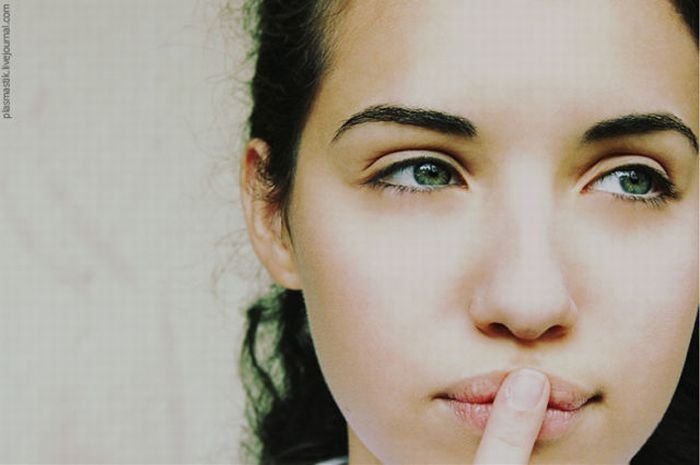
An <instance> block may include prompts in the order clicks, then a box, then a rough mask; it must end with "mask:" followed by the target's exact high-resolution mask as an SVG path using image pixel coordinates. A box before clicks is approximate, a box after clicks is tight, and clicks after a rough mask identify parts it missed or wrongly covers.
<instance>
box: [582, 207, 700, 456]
mask: <svg viewBox="0 0 700 465" xmlns="http://www.w3.org/2000/svg"><path fill="white" fill-rule="evenodd" d="M669 212H670V213H669V214H661V213H660V212H652V211H646V212H644V211H643V210H640V211H638V212H637V215H636V217H635V218H633V219H629V220H628V221H625V219H624V218H617V220H619V221H613V220H610V219H609V218H608V219H605V218H604V220H605V223H600V222H598V223H596V221H594V218H596V217H595V216H590V215H583V216H582V218H583V219H584V221H582V222H581V223H579V224H578V225H575V227H577V231H578V232H576V231H571V232H570V237H571V238H572V241H571V246H572V247H573V248H576V249H578V250H581V251H585V252H581V253H579V254H578V256H579V262H578V263H577V264H576V266H571V267H569V268H570V269H572V270H575V272H576V275H577V278H576V279H572V280H570V282H574V283H576V286H578V287H577V288H575V291H574V292H576V293H577V295H576V296H574V300H575V301H576V303H577V305H578V307H579V310H580V312H581V315H580V324H579V326H580V330H581V332H582V333H584V334H586V335H587V337H586V339H587V341H588V346H589V349H590V350H589V352H590V353H591V354H594V356H593V357H591V358H590V360H591V362H592V363H595V364H596V367H597V368H596V370H597V371H598V376H599V377H600V383H601V386H602V388H603V389H604V391H605V396H606V405H607V406H608V407H609V408H610V410H611V411H613V412H615V415H611V416H610V418H611V421H610V422H609V424H608V426H607V428H608V429H609V435H608V437H610V438H617V439H616V440H615V441H616V442H618V441H617V440H618V439H622V438H628V439H627V441H620V442H619V443H620V444H622V443H625V442H626V443H627V444H628V445H629V447H630V449H629V451H630V454H631V453H634V451H636V450H637V449H638V448H639V447H641V446H642V444H643V443H644V441H645V440H646V439H647V437H648V435H649V434H651V432H652V431H653V429H654V428H655V426H656V424H657V423H658V421H660V419H661V417H662V416H663V414H664V412H665V410H666V408H667V406H668V403H669V401H670V399H671V397H672V395H673V392H674V390H675V387H676V384H677V381H678V377H679V375H680V370H681V369H682V366H683V362H684V359H685V355H686V352H687V348H688V347H687V342H688V341H689V339H690V334H691V332H692V329H693V325H694V322H695V317H696V312H697V305H698V233H697V227H696V225H697V221H698V218H697V203H694V202H687V203H686V205H684V206H683V207H682V208H680V207H679V206H677V207H676V208H675V209H672V210H669ZM642 213H644V214H642ZM598 217H600V215H599V214H598ZM640 218H644V219H645V221H640V220H639V219H640ZM610 225H614V228H612V227H611V226H610ZM681 342H682V343H681Z"/></svg>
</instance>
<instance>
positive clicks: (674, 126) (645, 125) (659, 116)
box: [583, 113, 698, 152]
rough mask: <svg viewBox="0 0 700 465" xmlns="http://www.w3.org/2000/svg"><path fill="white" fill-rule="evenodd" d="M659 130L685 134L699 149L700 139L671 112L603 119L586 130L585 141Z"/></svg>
mask: <svg viewBox="0 0 700 465" xmlns="http://www.w3.org/2000/svg"><path fill="white" fill-rule="evenodd" d="M657 131H676V132H677V133H679V134H681V135H683V136H685V138H686V139H688V141H690V143H691V145H692V146H693V148H694V149H695V151H696V152H697V151H698V139H697V137H696V136H695V134H694V133H693V131H692V130H691V129H690V128H689V127H688V126H686V125H685V124H684V123H683V121H682V120H681V119H680V118H679V117H677V116H675V115H672V114H670V113H642V114H638V113H634V114H629V115H625V116H620V117H618V118H612V119H607V120H604V121H601V122H599V123H597V124H595V125H594V126H592V127H591V128H590V129H588V130H587V131H586V133H585V134H584V135H583V142H595V141H599V140H604V139H612V138H615V137H623V136H631V135H635V134H649V133H652V132H657Z"/></svg>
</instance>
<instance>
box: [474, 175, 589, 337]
mask: <svg viewBox="0 0 700 465" xmlns="http://www.w3.org/2000/svg"><path fill="white" fill-rule="evenodd" d="M522 173H523V172H522V171H521V174H522ZM538 176H539V177H540V179H537V177H538ZM544 178H545V176H543V175H542V171H539V175H533V176H527V175H526V174H522V175H521V176H519V177H517V178H512V179H510V180H509V181H507V185H508V188H506V189H504V190H503V191H502V193H501V195H500V196H499V197H500V198H499V201H498V203H499V204H500V205H499V209H498V210H499V212H500V213H499V214H498V215H496V217H497V218H498V221H497V223H498V226H496V227H497V228H498V229H499V230H500V234H499V240H498V246H497V247H494V249H495V250H493V252H492V253H493V254H494V255H493V257H492V258H493V259H492V261H491V263H492V264H493V266H492V267H490V271H488V274H487V279H486V282H485V285H484V286H483V288H482V289H483V292H482V294H481V296H480V299H478V302H476V303H475V304H474V307H475V308H474V309H473V310H472V316H473V318H474V319H475V323H476V324H477V325H478V326H479V327H480V328H481V329H482V330H484V331H486V332H490V331H491V330H492V329H494V328H501V329H502V328H503V327H505V328H507V329H508V331H509V332H510V333H511V334H512V335H513V336H515V337H517V338H522V339H537V338H539V337H540V336H541V335H543V334H545V333H546V332H547V331H548V330H550V329H551V328H557V329H559V330H561V329H566V328H569V327H570V326H571V325H572V324H573V323H574V321H575V316H576V311H575V308H574V303H573V301H572V300H571V298H570V296H569V292H568V289H567V285H566V282H565V279H564V273H563V269H562V263H561V260H560V259H561V257H560V256H559V250H558V247H557V246H556V244H557V242H558V238H557V237H556V236H557V230H556V227H555V224H556V211H555V196H554V193H553V192H552V189H550V188H549V185H550V183H548V182H547V180H546V179H544ZM494 226H495V225H494Z"/></svg>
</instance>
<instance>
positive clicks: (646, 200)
mask: <svg viewBox="0 0 700 465" xmlns="http://www.w3.org/2000/svg"><path fill="white" fill-rule="evenodd" d="M427 163H430V164H433V165H436V166H438V167H440V168H441V169H444V170H447V171H448V172H449V173H450V175H451V176H452V178H461V176H460V175H459V173H457V171H456V170H455V169H454V168H453V167H452V166H450V165H449V164H447V163H445V162H443V161H441V160H439V159H436V158H431V157H419V158H410V159H406V160H401V161H399V162H397V163H394V164H393V165H390V166H388V167H386V168H384V169H382V170H381V171H380V172H379V173H377V174H376V175H374V176H373V177H372V178H371V179H370V180H369V181H367V183H366V184H367V186H369V187H370V188H373V189H378V190H385V189H391V190H392V191H394V192H395V193H397V194H399V195H403V194H432V193H435V192H438V191H441V190H442V189H444V188H445V187H448V186H440V187H432V188H431V187H427V188H416V187H412V186H405V185H401V184H390V183H387V182H383V181H382V180H383V179H384V178H386V177H388V176H389V175H392V174H395V173H398V172H400V171H401V170H402V169H404V168H408V167H414V168H415V167H418V166H420V165H423V164H427ZM633 170H637V171H642V172H644V173H646V174H648V175H650V177H651V178H652V183H653V185H654V188H655V189H656V190H658V194H656V195H655V196H654V197H641V196H638V195H636V196H635V195H624V194H619V193H612V192H611V193H609V195H612V196H613V197H614V198H615V199H618V200H623V201H626V202H635V203H641V204H642V205H644V206H647V207H650V208H661V207H663V206H664V205H665V204H667V203H668V202H669V200H675V199H678V197H679V195H678V191H677V190H676V186H675V185H674V184H673V182H671V180H670V179H669V178H668V177H667V176H666V175H664V174H663V173H662V172H660V171H659V170H657V169H655V168H652V167H650V166H647V165H641V164H632V165H623V166H618V167H616V168H614V169H612V170H609V171H607V172H605V173H603V174H601V175H600V176H598V177H596V178H595V180H593V181H592V182H591V183H589V184H588V186H587V187H586V188H585V189H584V192H588V191H590V190H591V186H592V185H593V184H595V183H596V182H600V181H601V180H603V179H605V178H606V177H608V176H611V175H614V174H615V173H617V172H621V171H633ZM455 185H456V186H464V185H466V184H465V183H464V181H463V180H462V181H461V182H460V183H459V184H451V185H450V186H455Z"/></svg>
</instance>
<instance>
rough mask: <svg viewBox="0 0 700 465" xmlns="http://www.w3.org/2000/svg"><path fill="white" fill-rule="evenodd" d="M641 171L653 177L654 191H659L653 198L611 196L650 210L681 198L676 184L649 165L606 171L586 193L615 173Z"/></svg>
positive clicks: (633, 165)
mask: <svg viewBox="0 0 700 465" xmlns="http://www.w3.org/2000/svg"><path fill="white" fill-rule="evenodd" d="M635 170H636V171H641V172H644V173H646V174H647V175H649V176H650V177H651V181H652V183H653V189H655V190H657V191H658V193H657V194H656V195H655V196H653V197H641V196H638V195H637V196H635V195H632V194H630V195H625V194H619V193H616V192H610V193H609V194H610V195H612V196H613V197H614V198H616V199H619V200H623V201H626V202H636V203H641V204H642V205H644V206H646V207H650V208H661V207H663V206H664V205H666V204H667V203H668V202H669V201H670V200H676V199H678V198H679V194H678V191H677V190H676V186H675V184H673V182H672V181H671V180H670V179H669V178H668V177H667V176H666V175H665V174H664V173H662V172H661V171H659V170H658V169H656V168H652V167H651V166H647V165H641V164H632V165H623V166H618V167H616V168H614V169H612V170H609V171H606V172H605V173H603V174H601V175H600V176H598V177H596V178H595V179H594V180H593V181H592V182H590V183H589V184H588V186H586V188H585V189H584V192H588V191H590V190H591V186H592V185H593V184H595V183H596V182H600V181H602V180H603V179H605V178H607V177H608V176H611V175H614V174H615V173H618V172H621V171H635Z"/></svg>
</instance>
